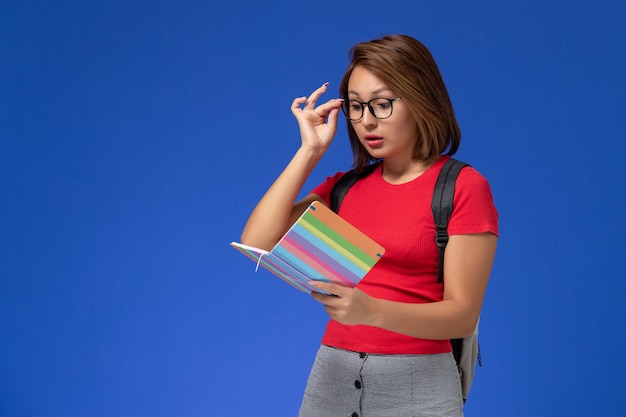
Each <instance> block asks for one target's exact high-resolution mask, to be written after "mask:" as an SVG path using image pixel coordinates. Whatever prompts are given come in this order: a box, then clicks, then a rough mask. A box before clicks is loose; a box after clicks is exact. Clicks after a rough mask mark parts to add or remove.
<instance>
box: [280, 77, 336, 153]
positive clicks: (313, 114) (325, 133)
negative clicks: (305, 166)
mask: <svg viewBox="0 0 626 417" xmlns="http://www.w3.org/2000/svg"><path fill="white" fill-rule="evenodd" d="M327 89H328V83H325V84H324V85H322V86H321V87H320V88H318V89H317V90H315V91H313V93H311V95H310V96H309V97H298V98H296V99H295V100H294V101H293V103H292V104H291V112H292V113H293V115H294V116H295V117H296V120H297V121H298V126H299V128H300V136H301V138H302V146H303V147H305V148H307V149H309V150H311V151H314V152H325V151H326V149H328V146H329V145H330V144H331V142H332V141H333V138H334V137H335V133H336V132H337V119H338V117H339V109H340V108H341V106H342V104H343V99H339V98H338V99H332V100H329V101H327V102H326V103H324V104H321V105H319V106H317V107H316V105H317V100H318V99H319V98H320V96H321V95H322V94H324V93H325V92H326V90H327ZM303 104H304V106H302V105H303Z"/></svg>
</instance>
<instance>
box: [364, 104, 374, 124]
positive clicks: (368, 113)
mask: <svg viewBox="0 0 626 417" xmlns="http://www.w3.org/2000/svg"><path fill="white" fill-rule="evenodd" d="M377 121H378V119H377V118H376V117H374V113H372V109H371V108H370V107H369V106H367V107H365V109H363V117H361V123H363V125H364V126H375V125H376V123H377Z"/></svg>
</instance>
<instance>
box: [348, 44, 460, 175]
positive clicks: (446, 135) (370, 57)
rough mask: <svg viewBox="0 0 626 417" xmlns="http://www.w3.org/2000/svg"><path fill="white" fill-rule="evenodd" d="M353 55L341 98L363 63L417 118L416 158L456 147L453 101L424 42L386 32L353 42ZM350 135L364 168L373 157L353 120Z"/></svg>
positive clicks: (449, 151) (357, 166) (450, 151)
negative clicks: (360, 138) (365, 146)
mask: <svg viewBox="0 0 626 417" xmlns="http://www.w3.org/2000/svg"><path fill="white" fill-rule="evenodd" d="M349 57H350V65H349V66H348V69H347V70H346V72H345V74H344V76H343V79H342V81H341V85H340V87H339V94H340V96H341V97H342V98H344V99H346V100H347V99H348V82H349V80H350V75H351V74H352V71H353V70H354V68H355V67H357V66H359V67H363V68H365V69H367V70H368V71H370V72H371V73H373V74H374V75H375V76H376V77H378V78H380V79H381V80H382V81H383V82H384V83H385V84H386V85H387V87H389V88H390V89H391V90H393V91H394V92H395V93H396V94H398V95H399V96H400V97H402V101H403V102H404V103H407V104H408V107H409V109H410V111H411V114H412V115H413V117H414V118H415V121H416V123H417V132H416V135H417V141H416V143H415V147H414V148H413V158H414V159H417V160H429V159H431V158H433V157H435V156H436V155H442V154H444V152H445V154H446V155H453V154H454V153H455V152H456V151H457V149H458V148H459V144H460V143H461V130H460V129H459V126H458V124H457V121H456V117H455V115H454V109H453V108H452V102H451V101H450V97H449V95H448V90H447V89H446V86H445V84H444V82H443V78H442V76H441V73H440V72H439V68H438V67H437V64H436V63H435V60H434V58H433V56H432V55H431V53H430V52H429V51H428V49H427V48H426V47H425V46H424V45H423V44H422V43H421V42H419V41H418V40H416V39H414V38H412V37H410V36H406V35H390V36H384V37H382V38H379V39H375V40H372V41H369V42H363V43H358V44H356V45H354V46H353V47H352V48H351V49H350V53H349ZM366 111H367V110H366ZM348 136H349V138H350V146H351V147H352V153H353V155H354V168H355V169H356V170H357V171H361V170H362V169H363V168H365V166H366V165H368V164H369V163H371V162H372V161H373V160H374V159H373V158H372V157H371V155H370V154H369V153H368V152H367V151H366V150H365V148H364V147H363V145H361V142H359V139H358V137H357V135H356V132H355V131H354V128H353V127H352V122H350V120H348Z"/></svg>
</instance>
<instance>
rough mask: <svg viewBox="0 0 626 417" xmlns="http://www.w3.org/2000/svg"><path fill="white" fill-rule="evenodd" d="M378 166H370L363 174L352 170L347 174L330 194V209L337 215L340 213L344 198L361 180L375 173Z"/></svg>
mask: <svg viewBox="0 0 626 417" xmlns="http://www.w3.org/2000/svg"><path fill="white" fill-rule="evenodd" d="M376 165H377V164H370V165H368V166H367V167H366V168H365V169H364V170H363V171H362V172H360V173H357V172H356V171H355V170H353V169H352V170H350V171H348V172H346V173H345V174H344V175H343V176H342V177H341V178H339V181H337V183H336V184H335V185H334V187H333V189H332V190H331V192H330V209H331V210H332V211H334V212H335V213H338V212H339V206H341V202H342V201H343V198H344V197H345V196H346V193H347V192H348V190H349V189H350V188H351V187H352V186H353V185H354V183H356V182H357V181H358V180H360V179H361V178H365V177H367V176H368V175H369V174H371V173H372V172H374V169H376Z"/></svg>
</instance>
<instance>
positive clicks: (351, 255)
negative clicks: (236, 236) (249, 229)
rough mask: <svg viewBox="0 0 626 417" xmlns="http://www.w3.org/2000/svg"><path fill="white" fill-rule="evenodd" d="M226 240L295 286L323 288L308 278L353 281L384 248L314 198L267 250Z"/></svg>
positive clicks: (347, 283) (307, 289)
mask: <svg viewBox="0 0 626 417" xmlns="http://www.w3.org/2000/svg"><path fill="white" fill-rule="evenodd" d="M231 246H233V247H234V248H235V249H237V250H238V251H240V252H241V253H243V254H244V255H246V256H247V257H248V258H250V259H252V260H253V261H254V262H255V263H256V269H255V270H258V267H259V266H261V267H263V268H264V269H266V270H268V271H270V272H271V273H273V274H274V275H276V276H277V277H279V278H281V279H282V280H283V281H285V282H287V283H288V284H290V285H292V286H293V287H295V288H296V289H298V290H300V291H302V292H306V293H310V292H311V291H316V292H324V291H322V290H320V289H316V288H313V287H311V286H310V285H309V284H308V282H309V281H311V280H316V281H326V282H332V283H335V284H339V285H343V286H347V287H355V286H356V285H357V284H358V283H359V282H360V281H361V279H362V278H363V277H364V276H365V274H367V273H368V272H369V271H370V270H371V269H372V267H373V266H374V265H375V264H376V263H377V262H378V261H379V260H380V259H381V258H382V256H383V255H384V253H385V249H384V248H383V247H382V246H381V245H379V244H378V243H376V242H375V241H374V240H372V239H371V238H369V237H368V236H367V235H365V234H364V233H363V232H361V231H360V230H358V229H357V228H356V227H354V226H352V225H351V224H350V223H348V222H347V221H346V220H345V219H343V218H342V217H340V216H339V215H337V214H336V213H335V212H333V211H332V210H331V209H329V208H328V207H326V206H325V205H324V204H323V203H321V202H319V201H315V202H313V203H312V204H310V205H309V207H307V209H306V210H305V212H304V213H303V214H302V216H300V218H299V219H298V220H297V221H296V222H295V223H294V224H293V226H292V227H291V228H290V229H289V230H288V231H287V233H285V235H284V236H283V237H282V238H281V239H280V240H279V242H278V243H277V244H276V246H274V248H273V249H272V250H271V251H269V252H268V251H266V250H263V249H259V248H255V247H252V246H247V245H244V244H241V243H238V242H231Z"/></svg>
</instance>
